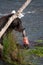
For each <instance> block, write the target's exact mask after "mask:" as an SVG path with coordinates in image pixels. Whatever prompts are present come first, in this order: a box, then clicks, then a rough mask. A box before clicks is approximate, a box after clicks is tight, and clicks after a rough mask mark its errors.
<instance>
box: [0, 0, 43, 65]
mask: <svg viewBox="0 0 43 65" xmlns="http://www.w3.org/2000/svg"><path fill="white" fill-rule="evenodd" d="M24 2H25V0H23V1H22V0H0V17H2V16H3V14H8V13H10V12H11V11H12V10H16V11H17V10H18V9H19V8H20V7H21V5H22V4H23V3H24ZM26 12H28V13H26ZM23 13H26V14H25V16H24V17H23V18H22V19H21V20H22V22H23V26H24V27H25V28H26V32H27V35H28V38H29V40H31V41H36V40H38V39H41V38H42V39H43V0H32V2H31V3H30V5H29V6H28V7H27V8H26V9H25V10H24V11H23ZM16 34H17V37H18V40H19V41H21V34H20V33H17V32H16ZM40 63H41V61H40ZM41 64H42V65H43V63H41Z"/></svg>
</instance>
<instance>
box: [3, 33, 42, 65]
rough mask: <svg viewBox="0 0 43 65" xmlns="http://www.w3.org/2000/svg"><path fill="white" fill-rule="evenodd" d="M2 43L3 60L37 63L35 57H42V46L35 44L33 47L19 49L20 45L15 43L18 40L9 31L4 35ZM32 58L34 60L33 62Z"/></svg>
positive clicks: (19, 64) (27, 64) (24, 64)
mask: <svg viewBox="0 0 43 65" xmlns="http://www.w3.org/2000/svg"><path fill="white" fill-rule="evenodd" d="M38 42H42V41H41V40H40V41H38ZM3 44H4V49H3V57H4V60H5V61H6V62H9V63H11V64H14V65H37V61H36V60H37V57H43V47H38V46H36V47H35V48H34V49H26V48H24V49H20V46H19V45H17V44H18V42H17V41H16V39H15V38H14V37H13V35H12V33H10V32H8V34H7V35H4V37H3ZM35 59H36V60H35ZM32 60H35V62H33V61H32Z"/></svg>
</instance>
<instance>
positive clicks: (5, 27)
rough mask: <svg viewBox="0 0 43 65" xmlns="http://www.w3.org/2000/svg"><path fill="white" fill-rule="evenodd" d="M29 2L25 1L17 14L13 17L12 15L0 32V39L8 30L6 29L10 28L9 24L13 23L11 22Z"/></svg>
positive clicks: (29, 0)
mask: <svg viewBox="0 0 43 65" xmlns="http://www.w3.org/2000/svg"><path fill="white" fill-rule="evenodd" d="M30 2H31V0H27V1H26V2H25V3H24V4H23V6H22V7H21V8H20V9H19V10H18V11H17V13H15V14H14V15H12V16H11V17H10V18H9V20H8V22H7V23H6V25H5V26H4V27H3V29H2V30H1V31H0V38H1V37H2V36H3V34H4V33H5V32H6V30H7V29H8V27H9V26H10V24H11V23H12V22H13V20H14V19H15V18H17V17H18V16H19V15H20V14H21V13H22V11H23V10H24V9H25V8H26V7H27V6H28V5H29V4H30Z"/></svg>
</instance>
